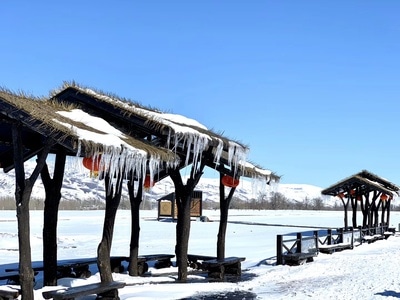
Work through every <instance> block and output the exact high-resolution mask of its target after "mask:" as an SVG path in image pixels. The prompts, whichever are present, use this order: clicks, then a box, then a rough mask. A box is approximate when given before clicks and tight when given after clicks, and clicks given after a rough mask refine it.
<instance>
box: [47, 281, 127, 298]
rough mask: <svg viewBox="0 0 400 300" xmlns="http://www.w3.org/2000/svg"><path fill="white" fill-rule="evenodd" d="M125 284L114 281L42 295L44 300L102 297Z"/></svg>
mask: <svg viewBox="0 0 400 300" xmlns="http://www.w3.org/2000/svg"><path fill="white" fill-rule="evenodd" d="M125 285H126V284H125V282H121V281H112V282H98V283H92V284H87V285H82V286H76V287H68V288H62V289H57V290H52V291H45V292H43V293H42V295H43V298H44V299H54V300H59V299H75V298H77V297H82V296H87V295H93V294H97V295H102V294H106V293H107V292H110V291H112V290H117V289H121V288H123V287H125Z"/></svg>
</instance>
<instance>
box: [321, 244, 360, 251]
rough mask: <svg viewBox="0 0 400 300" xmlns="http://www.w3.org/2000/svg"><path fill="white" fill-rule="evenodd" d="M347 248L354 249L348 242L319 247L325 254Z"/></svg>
mask: <svg viewBox="0 0 400 300" xmlns="http://www.w3.org/2000/svg"><path fill="white" fill-rule="evenodd" d="M346 249H353V246H352V245H351V244H348V243H338V244H333V245H320V246H319V247H318V250H319V252H322V253H325V254H332V253H333V252H336V251H342V250H346Z"/></svg>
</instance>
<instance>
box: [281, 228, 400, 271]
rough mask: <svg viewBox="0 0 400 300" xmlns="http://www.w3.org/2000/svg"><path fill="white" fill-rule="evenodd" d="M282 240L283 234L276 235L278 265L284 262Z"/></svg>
mask: <svg viewBox="0 0 400 300" xmlns="http://www.w3.org/2000/svg"><path fill="white" fill-rule="evenodd" d="M399 226H400V225H399ZM282 241H283V236H282V235H280V234H278V235H277V236H276V264H277V265H282V264H283V255H282Z"/></svg>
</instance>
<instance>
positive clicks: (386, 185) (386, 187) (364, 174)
mask: <svg viewBox="0 0 400 300" xmlns="http://www.w3.org/2000/svg"><path fill="white" fill-rule="evenodd" d="M353 189H357V190H359V191H360V193H362V194H363V193H369V192H372V191H377V192H380V193H383V194H387V195H391V196H393V195H394V193H396V194H399V190H400V188H399V187H398V186H396V185H395V184H393V183H391V182H389V181H388V180H386V179H384V178H382V177H379V176H377V175H375V174H373V173H371V172H368V171H366V170H363V171H361V172H360V173H357V174H354V175H352V176H349V177H347V178H345V179H343V180H341V181H339V182H337V183H335V184H334V185H331V186H330V187H328V188H326V189H324V190H322V191H321V193H322V194H323V195H331V196H337V195H339V194H340V193H346V192H349V191H350V190H353Z"/></svg>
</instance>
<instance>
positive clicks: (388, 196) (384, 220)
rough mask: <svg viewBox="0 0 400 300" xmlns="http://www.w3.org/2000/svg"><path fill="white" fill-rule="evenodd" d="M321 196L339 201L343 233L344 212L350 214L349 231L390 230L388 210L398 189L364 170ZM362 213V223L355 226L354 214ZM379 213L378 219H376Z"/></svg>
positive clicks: (346, 225)
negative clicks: (358, 229) (358, 228)
mask: <svg viewBox="0 0 400 300" xmlns="http://www.w3.org/2000/svg"><path fill="white" fill-rule="evenodd" d="M321 193H322V194H323V195H330V196H335V197H338V198H340V200H341V201H342V203H343V208H344V229H345V230H347V229H349V227H350V226H349V224H348V217H347V212H348V210H349V204H350V207H351V212H352V224H351V227H353V228H357V227H359V226H361V227H362V228H364V229H365V228H376V227H378V226H379V225H381V226H389V218H390V206H391V202H392V200H393V199H394V197H395V196H397V195H398V194H399V187H398V186H397V185H395V184H393V183H391V182H389V181H388V180H386V179H383V178H381V177H379V176H377V175H375V174H373V173H371V172H368V171H366V170H363V171H361V172H359V173H357V174H354V175H352V176H350V177H348V178H345V179H343V180H341V181H339V182H337V183H336V184H334V185H332V186H330V187H328V188H326V189H324V190H322V191H321ZM358 210H361V212H362V223H361V224H359V223H358V222H357V211H358ZM379 211H381V216H380V218H379Z"/></svg>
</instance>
